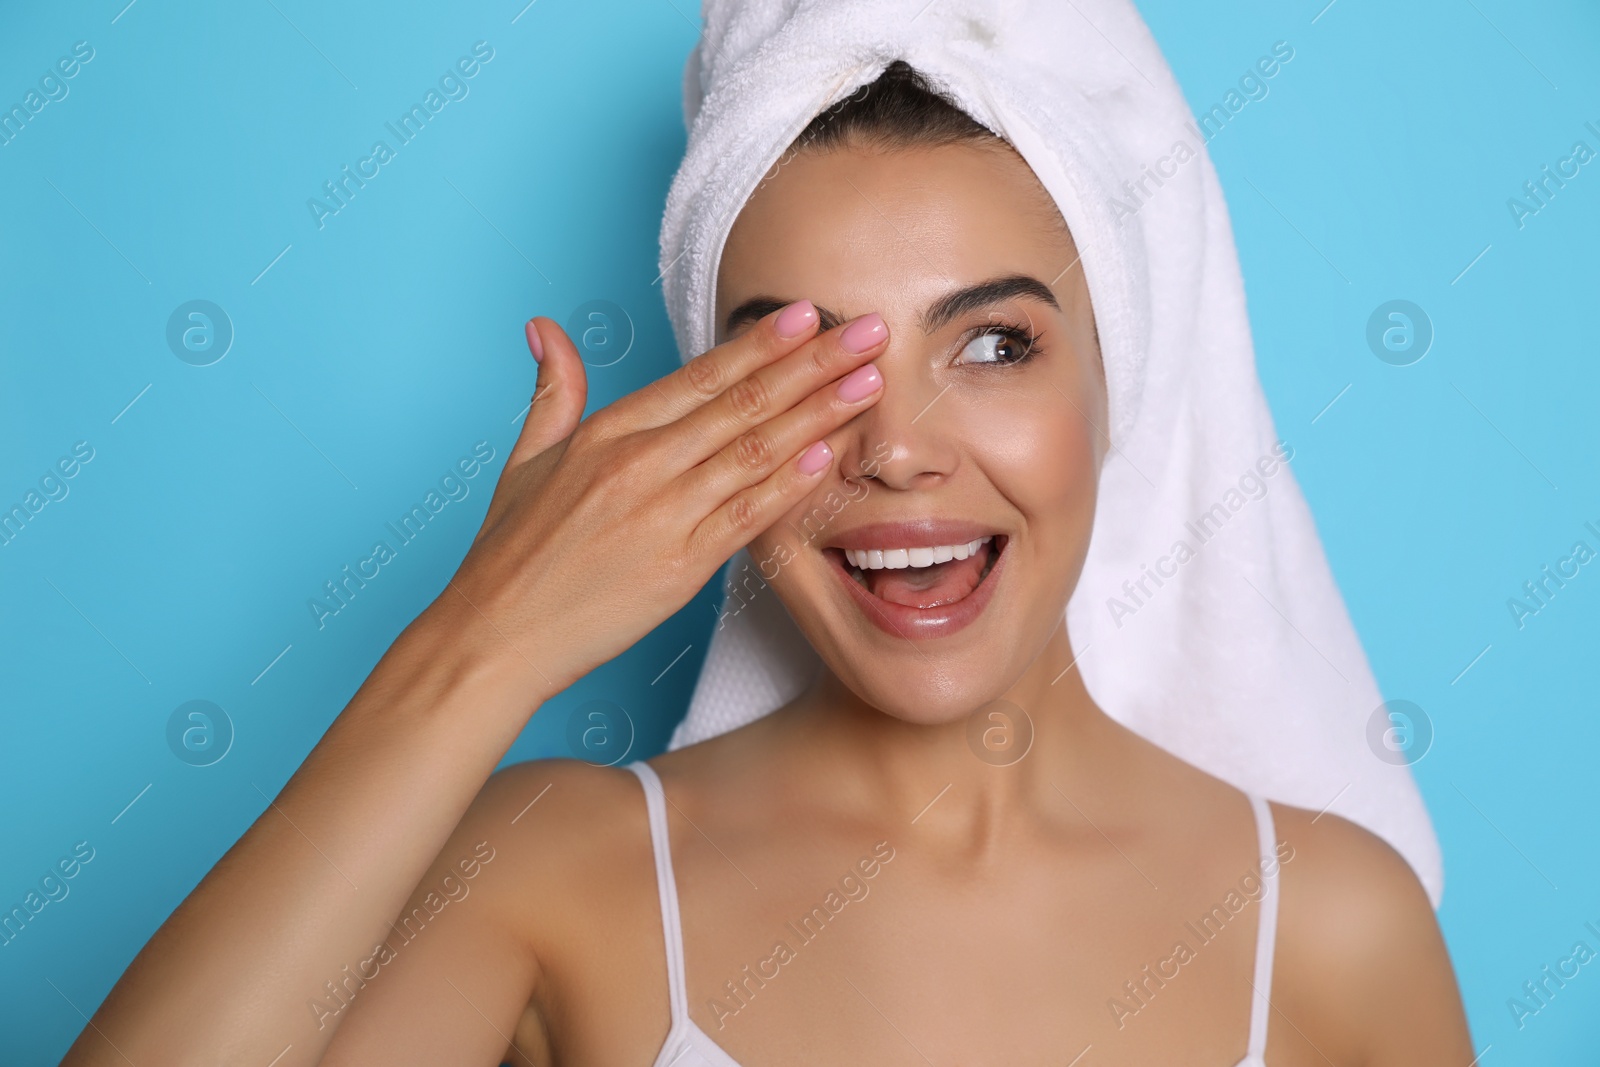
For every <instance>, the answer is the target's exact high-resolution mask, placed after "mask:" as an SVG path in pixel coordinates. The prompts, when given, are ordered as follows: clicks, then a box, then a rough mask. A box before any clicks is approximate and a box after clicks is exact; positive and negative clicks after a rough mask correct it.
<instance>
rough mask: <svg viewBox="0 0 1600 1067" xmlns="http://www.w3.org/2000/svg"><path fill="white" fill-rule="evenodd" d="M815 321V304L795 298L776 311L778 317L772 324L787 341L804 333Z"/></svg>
mask: <svg viewBox="0 0 1600 1067" xmlns="http://www.w3.org/2000/svg"><path fill="white" fill-rule="evenodd" d="M816 321H817V309H816V306H815V305H814V304H812V303H811V301H809V300H796V301H795V302H794V303H792V304H790V305H789V306H788V307H786V308H784V309H783V310H782V311H780V312H778V318H777V320H776V321H774V322H773V326H774V327H775V328H776V329H777V331H778V336H779V337H781V338H783V339H784V340H785V341H787V340H789V339H791V338H794V337H799V336H800V335H801V334H803V333H805V332H806V330H808V329H810V327H811V324H812V323H814V322H816Z"/></svg>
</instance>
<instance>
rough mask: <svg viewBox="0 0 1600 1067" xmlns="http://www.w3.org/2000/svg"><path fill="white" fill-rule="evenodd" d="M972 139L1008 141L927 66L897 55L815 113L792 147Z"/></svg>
mask: <svg viewBox="0 0 1600 1067" xmlns="http://www.w3.org/2000/svg"><path fill="white" fill-rule="evenodd" d="M966 141H989V142H994V143H996V144H997V145H999V144H1004V143H1005V142H1004V141H1002V140H1001V139H1000V138H999V137H997V136H995V134H994V133H993V132H992V131H990V130H989V129H988V128H987V127H985V126H984V125H983V124H982V123H980V122H978V121H977V120H976V119H974V118H972V116H970V115H968V114H967V113H966V112H965V111H962V110H961V108H960V107H958V106H957V105H956V104H955V102H954V101H953V100H951V99H950V98H949V97H947V96H946V95H944V94H943V93H941V92H940V91H939V90H937V89H935V88H934V87H933V85H932V84H931V83H930V82H929V81H928V79H927V77H926V76H925V75H923V73H922V72H921V71H919V70H917V69H916V68H915V67H912V66H911V65H910V64H908V63H907V62H906V61H905V60H903V59H897V60H895V61H894V62H892V63H890V64H889V66H888V67H887V68H886V69H885V70H884V72H883V73H882V74H880V75H879V76H878V78H877V80H876V81H872V82H868V83H867V84H866V85H863V86H862V87H861V88H860V89H857V90H856V91H855V92H854V93H851V94H850V95H849V96H847V97H845V98H844V99H843V100H840V101H839V102H838V103H836V104H834V105H833V106H832V107H830V108H828V109H827V110H826V111H824V112H822V113H821V114H819V115H818V116H817V117H816V118H814V119H812V120H811V123H810V125H808V126H807V127H806V128H805V130H804V131H802V132H801V134H800V136H799V137H796V138H795V140H794V144H793V146H792V148H791V151H799V150H803V149H823V150H826V149H829V148H835V147H839V146H841V145H844V144H867V145H871V146H873V147H880V148H903V147H907V146H909V145H928V146H937V145H947V144H960V143H962V142H966Z"/></svg>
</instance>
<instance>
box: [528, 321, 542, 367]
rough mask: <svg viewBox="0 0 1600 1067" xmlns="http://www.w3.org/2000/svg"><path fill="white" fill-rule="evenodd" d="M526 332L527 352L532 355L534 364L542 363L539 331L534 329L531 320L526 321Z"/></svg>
mask: <svg viewBox="0 0 1600 1067" xmlns="http://www.w3.org/2000/svg"><path fill="white" fill-rule="evenodd" d="M526 330H527V334H528V351H529V352H532V353H533V361H534V362H535V363H543V362H544V342H542V341H540V340H539V331H538V330H536V329H534V326H533V320H532V319H529V320H528V325H527V326H526Z"/></svg>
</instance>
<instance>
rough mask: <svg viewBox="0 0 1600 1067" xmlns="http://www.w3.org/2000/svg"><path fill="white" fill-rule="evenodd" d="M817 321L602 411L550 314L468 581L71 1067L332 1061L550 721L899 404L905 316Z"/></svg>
mask: <svg viewBox="0 0 1600 1067" xmlns="http://www.w3.org/2000/svg"><path fill="white" fill-rule="evenodd" d="M797 307H798V309H799V310H796V308H797ZM817 325H818V322H817V314H816V311H815V310H814V309H812V308H811V306H810V305H809V304H807V303H804V302H802V303H801V304H800V305H790V307H788V308H785V309H783V310H781V311H778V312H775V313H773V314H772V315H770V316H768V317H767V318H766V319H763V320H762V321H761V322H759V323H757V324H756V326H754V327H753V328H752V329H751V330H750V331H749V332H748V333H746V334H744V335H743V336H741V337H739V338H737V339H736V340H733V341H730V342H728V343H727V344H724V345H721V346H720V347H718V348H715V349H713V350H712V351H710V352H707V353H705V354H704V355H702V356H699V357H698V358H696V359H694V360H692V361H691V362H690V363H689V364H688V365H687V366H685V367H684V368H683V369H681V370H679V371H677V372H676V373H674V374H672V375H669V376H668V377H666V378H665V379H662V380H661V381H658V382H656V383H654V384H653V385H651V386H649V387H648V388H646V389H644V390H641V391H640V392H637V393H634V394H632V395H630V396H627V397H624V398H623V399H622V400H620V401H618V402H617V403H615V404H612V405H611V406H610V407H608V408H606V409H605V410H604V411H601V412H598V413H596V414H595V415H594V416H593V417H591V418H590V419H588V420H587V421H583V422H580V419H581V416H582V414H583V404H584V399H585V395H586V386H585V382H584V374H583V363H582V361H581V360H580V359H579V358H578V353H577V350H576V349H575V348H573V346H572V342H571V341H569V340H568V339H567V337H566V335H565V334H564V333H562V332H561V330H560V329H559V328H558V327H557V326H556V325H555V323H553V322H551V321H550V320H549V319H535V320H534V321H533V322H531V323H529V330H530V332H529V337H528V342H529V345H530V346H532V348H533V351H534V354H535V357H536V358H540V357H542V361H541V363H540V367H539V380H538V387H537V392H536V394H535V396H534V402H533V405H532V407H531V409H530V411H529V413H528V421H527V424H526V425H525V426H524V427H523V431H522V435H521V438H520V439H519V440H518V442H517V444H516V447H515V448H514V449H513V450H512V452H511V455H510V457H509V458H508V459H507V461H506V469H505V470H504V471H503V472H501V476H500V481H499V484H498V485H497V486H496V487H495V492H494V496H493V498H492V499H491V501H490V504H489V514H488V517H487V518H486V519H485V521H484V524H483V530H482V531H481V532H480V533H479V535H478V538H477V540H476V541H475V542H474V543H473V545H472V548H471V550H470V551H469V552H468V553H467V558H466V559H465V561H463V563H462V564H461V568H460V570H459V571H458V572H457V573H456V576H455V578H454V579H453V580H452V581H451V583H450V587H449V588H448V589H447V590H445V591H444V592H443V593H441V594H440V596H439V597H438V599H436V600H435V601H434V603H433V604H431V605H430V606H429V607H428V609H427V610H426V611H424V612H423V613H422V615H421V616H419V617H418V618H417V619H416V621H414V622H413V623H412V624H411V625H410V626H408V627H407V628H406V629H405V630H404V631H402V633H401V634H400V636H399V637H398V638H396V640H395V642H394V644H393V645H391V646H390V648H389V651H388V652H386V653H385V654H384V656H383V658H382V659H381V660H380V661H379V663H378V665H377V667H376V668H374V669H373V671H372V673H371V674H370V675H369V676H368V677H367V680H366V681H365V682H364V683H363V684H362V686H361V688H360V689H359V690H358V691H357V692H356V694H355V696H354V697H353V698H351V700H350V703H349V704H348V705H346V707H345V709H344V711H343V712H341V713H340V714H339V716H338V718H336V719H335V720H334V722H333V724H332V725H331V726H329V727H328V730H327V733H326V734H324V735H323V737H322V740H321V741H319V742H318V743H317V745H316V747H315V748H313V749H312V751H311V754H310V755H309V756H307V757H306V759H305V762H304V763H303V764H301V766H300V768H299V769H298V770H296V771H295V773H294V774H293V776H291V777H290V779H289V781H288V783H287V784H285V785H284V787H283V789H282V790H281V791H280V792H279V793H278V795H277V797H276V798H275V799H274V800H273V801H272V803H271V805H270V806H269V807H268V808H267V809H266V810H265V811H264V812H263V813H262V815H261V816H260V817H259V818H258V819H256V821H255V822H254V823H253V824H252V825H251V827H250V829H249V830H248V831H247V832H246V833H245V834H244V836H243V837H241V838H240V839H239V840H238V841H237V842H236V843H235V844H234V846H233V847H232V848H231V849H229V850H228V854H227V856H226V857H225V858H224V860H223V861H221V862H219V863H218V864H217V865H216V866H214V867H213V868H212V869H211V870H210V872H208V873H207V874H206V876H205V878H204V879H202V880H201V882H200V884H199V885H198V886H197V887H195V890H194V891H193V892H192V893H190V894H189V896H188V898H187V899H185V900H184V901H183V903H182V904H181V905H179V906H178V908H177V909H176V910H175V911H174V912H173V913H172V915H171V916H169V917H168V919H167V921H166V922H165V923H163V924H162V926H161V929H160V930H158V931H157V932H156V934H155V936H154V937H152V938H151V939H150V941H149V943H148V944H146V945H145V947H144V949H143V950H142V951H141V952H140V953H139V955H138V958H136V959H135V960H134V962H133V963H132V965H130V966H129V968H128V969H127V971H126V972H125V973H124V974H123V976H122V978H121V980H119V981H118V982H117V985H116V987H115V988H114V989H113V990H112V991H111V994H110V995H109V996H108V997H107V998H106V1000H105V1002H104V1003H102V1004H101V1006H100V1008H99V1010H98V1011H96V1012H95V1017H94V1019H93V1021H92V1023H91V1025H90V1026H88V1027H86V1028H85V1029H84V1031H83V1032H82V1033H81V1034H80V1035H79V1037H78V1040H77V1042H76V1043H74V1045H73V1047H72V1049H71V1050H70V1051H69V1052H68V1054H67V1058H66V1059H65V1060H64V1061H63V1063H64V1064H66V1065H67V1067H91V1065H92V1067H100V1065H102V1064H104V1065H107V1067H110V1065H112V1064H122V1063H161V1064H171V1065H174V1067H187V1065H189V1064H195V1065H199V1064H210V1063H216V1062H218V1061H219V1060H220V1059H226V1060H228V1061H229V1062H239V1063H269V1062H271V1063H276V1064H277V1065H278V1067H302V1065H304V1067H309V1065H311V1064H315V1063H317V1062H318V1061H319V1059H320V1058H321V1056H322V1053H323V1051H324V1050H325V1049H326V1048H327V1046H328V1043H329V1041H330V1040H331V1038H332V1037H333V1035H334V1033H335V1032H336V1029H337V1027H338V1024H339V1020H340V1019H341V1018H342V1017H343V1009H342V1007H340V1006H339V1005H340V1004H341V1000H340V999H337V995H336V994H335V993H334V992H333V991H334V990H336V989H348V987H345V986H340V985H337V983H342V982H346V981H354V979H352V978H351V977H350V976H351V975H352V974H353V973H355V972H353V970H352V969H353V968H358V967H360V966H361V965H362V961H363V960H366V959H369V958H370V957H371V956H372V954H373V951H374V948H373V946H374V945H375V944H377V943H378V942H380V941H381V940H383V939H385V938H387V937H388V936H389V935H390V933H391V932H392V930H393V927H392V926H391V924H392V922H393V921H394V918H395V916H396V915H398V914H399V912H400V909H401V907H402V906H403V905H404V904H405V903H406V901H407V900H408V898H409V897H410V896H411V894H412V892H413V890H414V889H415V888H416V887H417V883H418V879H419V878H421V877H422V875H423V873H424V872H425V871H427V870H428V868H429V865H430V864H431V863H433V862H434V861H435V859H436V858H438V856H439V852H440V849H441V848H442V847H443V845H444V843H445V842H446V840H448V839H449V837H450V835H451V833H452V832H453V831H454V830H455V828H456V826H457V824H458V823H459V822H460V821H461V818H462V815H463V813H464V812H466V811H467V809H468V807H469V805H470V804H471V803H472V801H473V798H474V797H476V796H477V795H478V793H479V792H480V791H481V790H482V789H483V784H484V782H485V781H486V780H487V779H488V777H489V775H490V774H491V773H492V772H493V771H494V768H495V765H496V764H497V763H499V761H500V759H501V758H502V757H503V756H504V755H505V754H506V752H507V750H508V749H509V748H510V747H511V743H512V742H513V741H515V740H516V738H517V735H518V734H519V733H521V731H522V728H523V727H524V726H525V725H526V724H527V721H528V716H529V715H530V714H532V713H533V712H534V711H535V710H536V709H537V707H538V705H539V704H540V703H542V702H543V701H544V699H545V698H547V697H549V696H550V695H551V694H553V693H555V692H557V691H558V690H560V689H563V688H565V687H566V686H568V685H570V684H571V683H572V682H574V681H576V680H577V679H578V678H579V677H581V676H582V675H583V674H584V673H585V672H587V671H588V670H590V669H592V668H593V667H595V666H597V665H599V664H600V663H603V662H605V661H606V660H608V659H610V658H611V657H613V656H615V655H616V654H617V653H619V652H621V651H622V650H623V649H625V648H627V647H628V646H629V645H631V644H633V642H635V641H636V640H638V639H639V638H640V637H642V636H643V635H644V634H645V633H646V632H648V631H649V630H650V628H651V627H653V626H655V625H656V624H657V623H659V622H661V620H663V619H665V618H666V617H667V616H668V615H670V614H672V612H674V611H676V610H677V609H678V608H679V607H681V606H683V605H684V604H685V603H687V602H688V600H689V598H690V597H691V596H693V595H694V593H695V591H696V590H697V589H699V588H700V587H701V586H702V585H704V584H705V582H706V581H707V580H708V579H709V578H710V577H711V576H712V575H713V574H714V573H715V572H716V569H717V567H718V566H719V565H720V564H721V563H722V561H723V560H725V559H727V558H728V556H730V555H732V554H733V552H734V551H735V550H737V549H738V548H739V547H741V546H742V545H744V544H746V543H747V542H748V541H749V540H750V539H751V538H753V537H754V536H756V534H757V533H759V532H760V531H761V530H763V529H765V528H766V527H767V526H769V525H770V524H771V523H773V522H774V521H775V520H776V519H777V518H778V517H779V516H781V515H782V514H784V513H785V512H786V511H787V510H788V509H789V508H790V507H791V506H792V505H793V504H794V503H795V502H796V501H798V500H800V499H801V498H803V497H804V496H805V494H806V493H807V491H808V490H809V489H810V488H811V487H812V486H814V485H816V484H817V481H816V480H817V478H818V477H819V476H820V475H821V473H822V472H823V471H824V470H826V469H827V468H828V466H829V465H830V464H831V463H832V462H833V457H832V455H831V454H830V453H829V452H828V450H827V448H826V446H821V445H819V444H818V442H820V440H821V439H822V438H823V437H824V436H825V435H826V434H828V433H829V432H830V431H832V430H834V429H837V428H838V427H839V426H840V425H842V424H843V423H844V422H846V421H847V420H849V419H850V418H851V417H853V416H854V415H856V414H858V413H859V412H861V411H863V410H865V409H866V408H867V407H868V406H869V405H871V404H872V403H873V402H874V401H875V399H876V398H877V396H878V395H879V392H880V389H881V385H882V381H881V379H880V378H878V376H877V371H876V370H874V369H872V368H870V367H866V366H864V364H866V362H867V361H868V360H869V359H870V358H871V357H872V356H873V355H875V354H876V353H877V352H879V351H881V349H882V345H883V344H884V341H885V339H886V338H887V336H888V331H887V330H886V329H885V327H884V325H883V322H882V320H881V319H879V318H878V316H876V315H869V316H866V317H864V318H861V319H857V320H855V321H854V322H852V323H850V324H849V325H847V326H844V327H842V328H840V329H838V330H830V331H829V332H828V333H827V334H825V335H823V336H820V337H818V336H816V332H817ZM838 379H843V380H842V381H839V380H838ZM841 394H842V395H841ZM324 998H335V999H332V1000H331V1001H328V1000H325V999H324ZM319 1003H320V1004H322V1005H323V1007H322V1008H321V1009H319V1008H318V1007H317V1005H318V1004H319ZM330 1005H331V1006H330ZM308 1006H309V1010H308Z"/></svg>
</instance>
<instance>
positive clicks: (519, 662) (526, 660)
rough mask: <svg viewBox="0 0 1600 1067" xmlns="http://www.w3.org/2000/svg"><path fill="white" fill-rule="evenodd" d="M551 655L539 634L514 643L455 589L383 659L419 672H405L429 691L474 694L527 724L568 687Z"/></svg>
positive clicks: (518, 638)
mask: <svg viewBox="0 0 1600 1067" xmlns="http://www.w3.org/2000/svg"><path fill="white" fill-rule="evenodd" d="M552 651H553V649H552V647H551V645H550V644H549V643H548V642H546V641H543V640H541V638H540V636H539V634H538V633H531V634H530V633H528V632H527V631H526V630H525V629H524V630H520V631H519V632H518V633H517V635H516V637H515V639H514V638H513V637H512V636H511V634H509V633H507V632H506V631H505V629H504V628H503V627H500V626H497V625H495V623H494V622H493V621H492V620H491V619H490V618H489V617H488V616H487V615H486V614H485V613H484V612H483V611H482V610H480V609H479V608H478V607H477V606H476V605H474V604H473V603H471V602H470V601H468V600H467V599H466V598H465V596H464V595H463V594H462V593H461V592H460V591H459V590H457V589H455V588H454V587H453V586H452V587H450V588H446V589H445V591H444V592H443V593H441V594H440V595H439V597H438V599H436V600H435V601H434V602H433V603H432V604H429V605H428V607H427V608H425V609H424V610H423V611H422V613H421V614H419V615H418V616H417V617H416V618H415V619H414V620H413V621H412V622H411V624H410V625H409V626H407V627H406V628H405V630H403V631H402V632H401V634H400V636H399V637H398V638H396V639H395V642H394V644H393V646H391V648H390V651H389V652H388V653H386V654H385V658H389V657H390V656H393V657H395V658H396V659H398V660H400V661H401V662H404V663H406V664H407V665H408V666H409V667H411V668H412V669H413V670H415V671H416V672H418V673H415V674H413V673H412V672H411V671H402V673H403V674H409V675H410V676H411V678H412V680H413V681H414V682H415V683H420V684H421V686H422V687H423V688H424V689H426V690H430V691H433V692H435V693H438V694H441V695H442V694H443V693H445V692H453V691H456V690H461V689H466V690H470V691H472V692H473V693H474V694H476V695H477V696H478V697H479V698H488V699H490V701H491V703H493V704H494V705H496V706H503V707H504V708H505V709H506V710H507V711H509V712H513V713H516V714H519V715H520V717H521V720H522V722H524V723H525V722H526V720H527V718H528V717H530V716H532V714H533V713H534V712H535V711H537V710H538V708H539V706H540V705H541V704H543V703H544V702H545V701H546V700H548V699H549V698H550V697H552V696H554V695H555V694H556V693H558V692H560V691H561V690H562V689H565V688H566V686H567V685H568V684H570V681H564V680H562V679H564V677H565V675H564V673H563V668H562V667H561V666H560V664H559V663H558V662H556V661H555V659H554V658H553V657H552V656H551V653H552ZM545 660H549V662H544V661H545ZM499 697H503V698H504V699H503V701H502V700H501V699H497V698H499Z"/></svg>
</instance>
